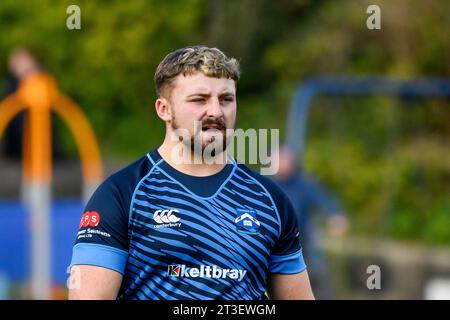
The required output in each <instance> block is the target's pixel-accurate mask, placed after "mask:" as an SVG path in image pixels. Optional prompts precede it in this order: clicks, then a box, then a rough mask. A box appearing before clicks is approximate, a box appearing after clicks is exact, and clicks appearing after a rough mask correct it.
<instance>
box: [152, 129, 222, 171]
mask: <svg viewBox="0 0 450 320" xmlns="http://www.w3.org/2000/svg"><path fill="white" fill-rule="evenodd" d="M158 152H159V154H160V155H161V157H162V158H163V159H164V161H166V162H167V163H168V164H169V165H170V166H171V167H173V168H174V169H176V170H178V171H180V172H182V173H185V174H188V175H191V176H197V177H205V176H210V175H213V174H215V173H218V172H220V171H221V170H222V169H223V168H224V167H225V165H226V164H227V162H228V159H227V155H226V151H225V152H224V153H223V154H220V155H218V156H217V158H218V160H219V161H209V162H205V161H204V159H203V158H202V157H201V156H200V155H197V154H196V153H194V152H192V150H191V149H190V148H188V147H186V146H184V145H183V144H181V143H180V142H175V141H171V140H170V139H167V138H166V139H164V142H163V144H162V145H161V146H160V147H159V148H158ZM180 152H183V153H184V158H185V159H187V160H188V161H180V159H183V157H182V156H180V157H176V155H180ZM175 157H176V158H175Z"/></svg>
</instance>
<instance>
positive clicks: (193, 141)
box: [171, 115, 234, 157]
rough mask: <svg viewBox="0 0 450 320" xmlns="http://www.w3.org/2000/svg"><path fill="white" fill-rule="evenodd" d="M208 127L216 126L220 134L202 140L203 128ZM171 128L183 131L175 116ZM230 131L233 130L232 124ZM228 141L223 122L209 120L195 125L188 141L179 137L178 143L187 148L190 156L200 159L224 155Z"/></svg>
mask: <svg viewBox="0 0 450 320" xmlns="http://www.w3.org/2000/svg"><path fill="white" fill-rule="evenodd" d="M209 125H215V126H217V129H218V130H219V131H220V132H221V134H220V135H218V136H211V137H209V138H208V139H204V136H203V128H205V126H209ZM171 127H172V129H173V130H178V129H183V128H181V127H180V126H179V124H178V122H177V120H176V117H175V115H173V118H172V122H171ZM232 129H234V124H233V126H232ZM229 140H230V139H227V127H226V124H225V122H224V121H223V120H222V119H211V118H206V119H203V120H202V121H201V125H196V127H195V128H194V134H193V135H191V136H190V137H189V138H188V139H186V138H183V137H182V136H180V142H182V143H183V144H184V145H185V146H186V147H187V148H189V149H190V150H191V153H192V154H197V155H199V156H202V157H216V156H218V155H220V154H222V153H224V152H225V151H226V149H227V146H228V144H229V142H230V141H229ZM196 146H197V147H196ZM198 146H201V148H198ZM206 153H208V154H206Z"/></svg>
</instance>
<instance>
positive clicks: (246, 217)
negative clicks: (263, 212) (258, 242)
mask: <svg viewBox="0 0 450 320" xmlns="http://www.w3.org/2000/svg"><path fill="white" fill-rule="evenodd" d="M234 223H235V224H236V228H237V231H239V232H243V233H250V234H257V233H259V227H260V225H261V223H260V222H259V221H258V219H256V212H255V211H254V210H247V209H236V219H235V220H234Z"/></svg>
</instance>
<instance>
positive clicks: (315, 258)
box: [274, 146, 349, 299]
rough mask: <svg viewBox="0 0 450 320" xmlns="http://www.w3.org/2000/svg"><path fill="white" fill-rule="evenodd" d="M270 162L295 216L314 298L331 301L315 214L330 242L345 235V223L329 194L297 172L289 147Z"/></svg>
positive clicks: (294, 156)
mask: <svg viewBox="0 0 450 320" xmlns="http://www.w3.org/2000/svg"><path fill="white" fill-rule="evenodd" d="M274 158H275V159H277V160H278V172H277V174H276V175H275V176H274V179H275V181H277V183H278V184H279V186H280V187H281V189H282V190H283V191H284V192H285V193H286V195H287V196H288V198H289V200H291V202H292V205H293V207H294V210H295V212H296V214H297V220H298V222H299V228H300V233H301V235H302V248H303V250H302V251H303V255H304V257H305V259H306V260H307V261H308V266H309V267H310V270H311V272H310V273H309V277H310V281H311V284H312V287H313V289H314V293H315V296H316V297H317V298H318V299H334V298H335V294H334V290H333V286H332V281H331V276H330V271H329V267H328V265H329V264H328V261H327V260H328V259H327V257H326V255H325V253H324V252H323V251H322V250H320V248H319V246H318V242H319V238H320V232H319V229H318V228H317V224H316V222H317V221H316V220H318V219H315V218H317V217H316V216H315V213H318V209H322V212H323V213H324V214H325V216H326V225H327V228H326V229H327V232H328V234H329V235H330V236H332V237H334V238H339V237H342V236H344V235H345V234H346V233H347V230H348V228H349V222H348V220H347V218H346V216H345V214H344V211H343V210H342V208H341V207H340V205H339V204H338V203H337V202H336V201H335V199H333V197H332V196H331V195H330V194H329V192H328V191H327V190H326V189H325V188H324V187H323V186H321V185H320V184H319V183H318V182H316V181H315V179H313V178H312V177H311V176H309V175H307V174H306V173H305V172H304V171H303V170H301V169H300V168H299V166H298V164H297V157H296V155H295V154H294V153H293V152H292V151H291V150H290V149H289V147H287V146H282V147H281V148H280V151H279V154H277V155H274Z"/></svg>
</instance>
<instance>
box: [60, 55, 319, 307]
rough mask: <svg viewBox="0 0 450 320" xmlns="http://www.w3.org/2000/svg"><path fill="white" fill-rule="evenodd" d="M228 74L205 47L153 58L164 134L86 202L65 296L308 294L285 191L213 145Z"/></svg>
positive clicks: (226, 117)
mask: <svg viewBox="0 0 450 320" xmlns="http://www.w3.org/2000/svg"><path fill="white" fill-rule="evenodd" d="M238 79H239V66H238V63H237V61H236V60H235V59H232V58H228V57H226V56H225V55H224V54H223V53H222V52H221V51H220V50H218V49H216V48H208V47H204V46H193V47H186V48H182V49H179V50H176V51H174V52H172V53H170V54H169V55H167V56H166V57H165V58H164V60H163V61H162V62H161V63H160V65H159V66H158V68H157V70H156V73H155V82H156V90H157V93H158V99H157V100H156V102H155V108H156V112H157V114H158V116H159V117H160V118H161V119H162V120H163V121H164V122H165V124H166V135H165V138H164V141H163V143H162V145H161V146H160V147H159V148H158V149H154V150H152V151H150V152H149V153H148V154H147V155H146V156H144V157H142V158H141V159H139V160H138V161H136V162H134V163H133V164H131V165H130V166H128V167H126V168H125V169H123V170H121V171H119V172H118V173H116V174H114V175H113V176H111V177H110V178H108V179H107V180H106V181H105V182H104V183H103V184H102V185H101V186H100V187H99V188H98V190H97V191H96V192H95V193H94V195H93V196H92V198H91V200H90V201H89V203H88V204H87V207H86V210H85V211H86V212H85V213H84V215H83V217H82V220H81V223H80V230H79V232H78V237H77V241H76V244H75V246H74V249H73V257H72V263H71V266H72V268H71V282H70V283H71V286H70V291H69V298H70V299H249V300H250V299H265V298H267V297H266V295H265V293H266V292H268V294H269V297H270V298H272V299H312V298H313V295H312V292H311V288H310V284H309V280H308V275H307V271H306V266H305V263H304V261H303V258H302V253H301V247H300V242H299V238H298V228H297V222H296V218H295V214H294V212H293V209H292V206H291V204H290V202H289V200H288V199H287V197H286V196H285V195H284V194H283V193H282V191H281V190H280V189H279V188H278V187H276V185H275V184H274V183H273V182H271V181H270V180H269V179H267V178H265V177H262V176H260V175H259V174H257V173H256V172H254V171H252V170H250V169H249V168H247V167H246V166H244V165H243V164H240V163H237V162H236V161H235V160H234V159H232V158H231V157H227V156H226V150H224V148H223V147H225V148H226V141H227V140H228V139H226V138H227V134H228V133H229V132H230V130H227V129H233V128H234V125H235V120H236V85H237V81H238ZM196 122H197V123H200V126H196V125H195V124H196ZM180 132H182V134H181V135H180V134H179V133H180ZM186 133H187V134H188V135H187V136H186ZM174 137H175V138H174ZM199 145H200V147H198V146H199ZM180 146H182V148H181V149H180ZM207 150H212V151H211V152H209V158H208V157H205V154H206V153H207V152H206V151H207ZM180 151H181V153H183V152H184V153H185V154H186V153H187V154H188V157H181V156H180ZM186 159H187V160H188V161H186ZM211 159H213V160H217V159H225V160H226V161H213V162H211V161H208V160H211ZM180 160H183V161H180ZM191 160H192V161H191Z"/></svg>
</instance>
